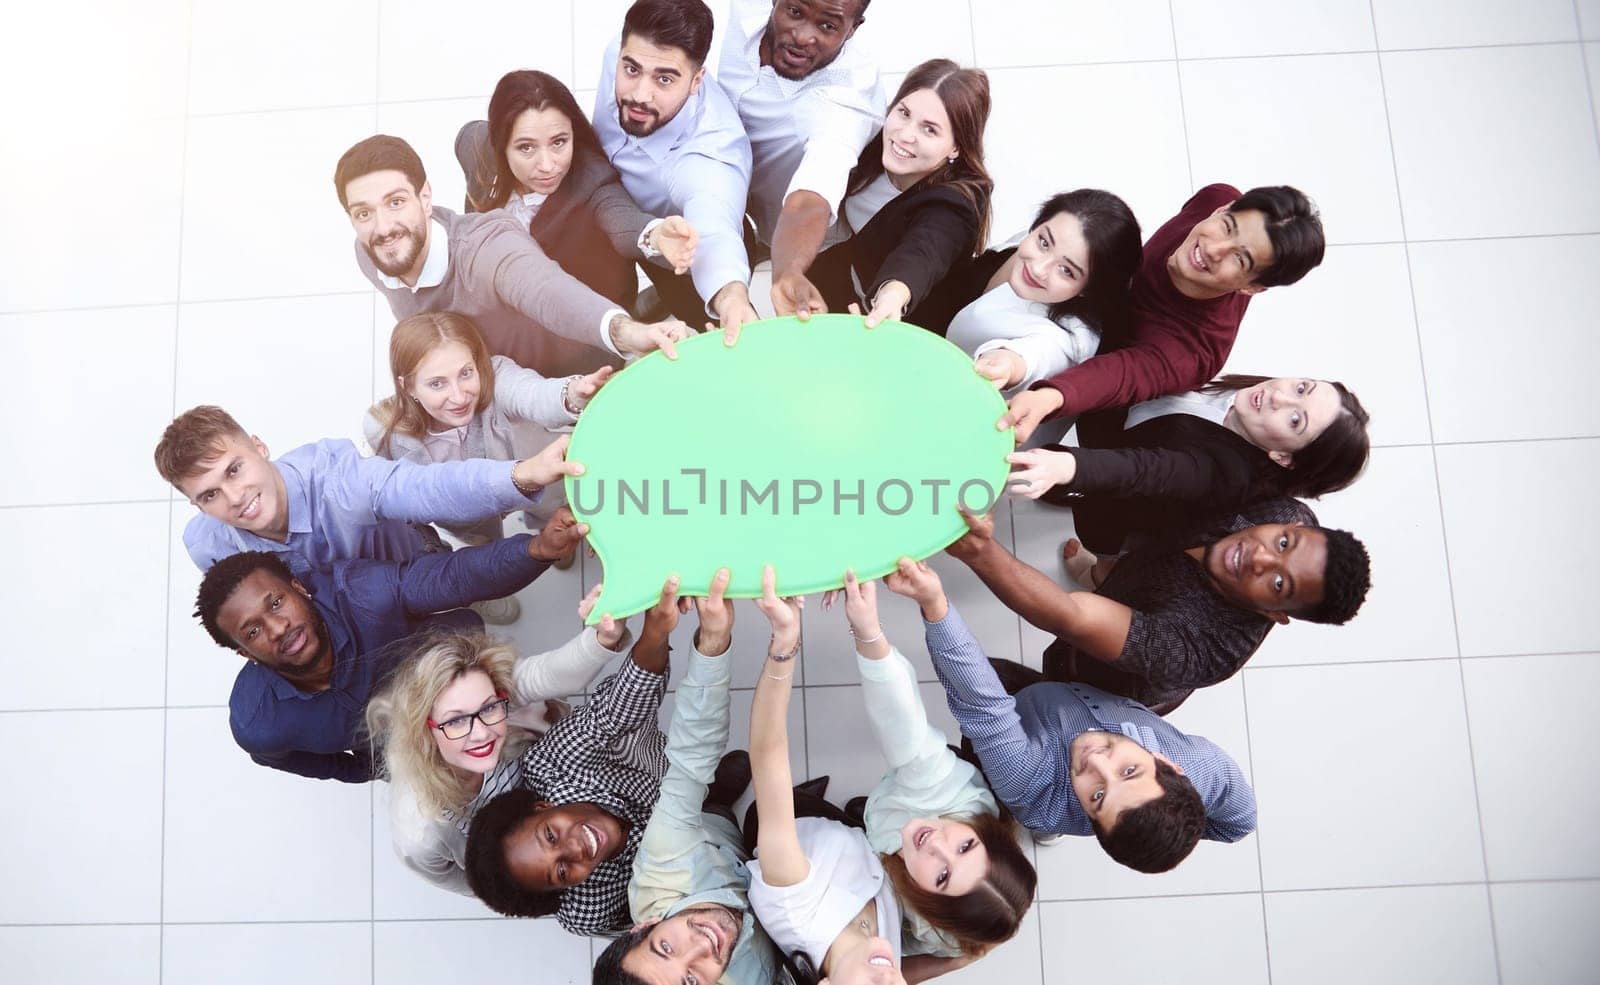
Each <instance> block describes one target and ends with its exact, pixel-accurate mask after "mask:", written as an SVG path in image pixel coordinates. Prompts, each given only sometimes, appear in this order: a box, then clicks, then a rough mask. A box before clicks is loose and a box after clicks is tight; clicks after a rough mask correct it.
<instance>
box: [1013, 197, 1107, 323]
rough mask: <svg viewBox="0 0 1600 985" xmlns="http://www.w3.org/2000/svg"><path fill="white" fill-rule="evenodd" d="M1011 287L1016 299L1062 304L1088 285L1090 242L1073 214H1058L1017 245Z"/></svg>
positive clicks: (1081, 224)
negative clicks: (1085, 237)
mask: <svg viewBox="0 0 1600 985" xmlns="http://www.w3.org/2000/svg"><path fill="white" fill-rule="evenodd" d="M1013 260H1014V262H1013V265H1012V268H1011V277H1010V281H1009V283H1010V284H1011V289H1012V290H1013V291H1015V292H1016V294H1017V297H1019V298H1022V299H1023V300H1024V301H1038V302H1039V303H1041V304H1060V303H1061V302H1062V301H1070V300H1072V299H1073V298H1075V297H1077V296H1078V295H1079V294H1082V293H1083V289H1084V288H1085V287H1087V286H1088V284H1089V241H1088V240H1086V239H1084V237H1083V223H1082V222H1081V221H1080V220H1079V219H1078V217H1077V216H1075V215H1073V214H1072V213H1071V212H1057V213H1056V214H1055V215H1053V216H1051V217H1050V218H1049V219H1046V220H1045V221H1044V223H1043V224H1042V225H1040V226H1039V227H1038V228H1036V229H1034V230H1032V231H1031V232H1029V233H1028V235H1026V236H1024V237H1023V238H1022V242H1021V243H1018V244H1017V252H1016V255H1015V256H1014V257H1013Z"/></svg>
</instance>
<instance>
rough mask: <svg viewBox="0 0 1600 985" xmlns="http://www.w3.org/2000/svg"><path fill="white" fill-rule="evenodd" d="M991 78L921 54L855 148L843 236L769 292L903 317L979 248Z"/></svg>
mask: <svg viewBox="0 0 1600 985" xmlns="http://www.w3.org/2000/svg"><path fill="white" fill-rule="evenodd" d="M988 121H989V77H988V76H987V75H985V74H984V73H983V72H982V71H980V70H978V69H972V68H962V67H961V66H959V65H957V64H956V63H955V62H953V61H951V60H949V59H948V58H936V59H934V60H932V61H927V62H923V63H922V64H921V65H918V66H917V67H916V68H913V69H912V70H911V71H910V73H908V74H907V75H906V78H905V81H904V82H902V83H901V85H900V91H899V92H897V93H895V97H894V99H892V100H891V101H890V103H889V115H888V117H887V118H886V119H885V120H884V124H883V129H882V131H881V132H880V133H879V134H878V137H877V139H875V140H872V141H870V142H868V144H867V146H866V148H865V149H864V150H863V151H862V152H861V158H860V160H859V161H857V163H856V166H855V169H854V170H852V171H851V172H850V180H849V184H848V185H847V189H848V190H847V192H846V195H845V199H844V204H843V205H842V206H840V209H839V221H840V223H841V224H842V225H844V226H845V227H846V228H848V229H849V230H850V231H851V236H850V238H849V239H847V240H845V241H844V242H843V243H840V244H838V245H836V246H833V247H830V248H829V249H827V250H824V251H823V252H822V253H821V254H819V255H818V256H817V258H816V260H815V261H814V262H813V263H812V264H811V267H810V269H809V270H808V271H807V273H806V274H799V273H793V274H787V275H783V276H780V278H779V280H780V281H781V280H782V279H783V277H785V276H786V277H790V278H794V279H797V280H798V281H808V283H809V284H810V285H812V289H811V290H806V289H805V285H798V284H797V285H794V286H789V287H786V286H784V285H783V284H781V283H775V284H774V287H773V290H774V293H775V294H776V293H778V292H780V291H785V292H787V293H788V294H789V295H790V296H812V295H814V294H815V293H816V292H818V291H820V292H821V295H822V298H823V300H824V301H826V303H827V305H828V307H829V309H830V310H834V311H843V310H845V309H846V308H847V307H849V306H850V305H853V304H859V305H860V306H861V307H862V309H863V310H865V311H866V312H867V325H868V326H869V327H870V326H874V325H877V324H878V323H879V322H881V321H883V320H884V319H885V318H900V317H902V316H904V314H905V313H906V312H907V311H909V310H910V309H911V308H914V307H915V306H916V305H918V304H919V303H921V301H922V299H923V298H924V297H926V296H927V294H928V291H929V290H930V289H931V288H932V287H933V285H934V284H936V283H938V282H939V281H940V280H942V279H944V276H945V274H946V273H947V272H948V271H949V270H950V268H951V266H953V265H954V264H955V263H956V262H957V261H959V260H961V259H962V258H963V257H970V256H972V255H973V254H975V253H977V252H978V251H979V250H981V249H982V248H983V245H984V243H985V242H986V241H987V240H988V235H989V198H990V196H991V194H992V193H993V190H994V182H993V181H992V180H990V178H989V172H988V171H987V170H986V169H985V167H984V163H983V130H984V126H985V125H986V124H987V123H988Z"/></svg>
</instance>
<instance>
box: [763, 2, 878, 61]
mask: <svg viewBox="0 0 1600 985" xmlns="http://www.w3.org/2000/svg"><path fill="white" fill-rule="evenodd" d="M860 13H861V5H860V2H859V0H777V2H776V3H774V4H773V5H772V19H771V20H769V21H767V33H766V35H765V36H763V37H762V39H761V64H763V65H771V66H772V70H773V71H774V72H777V73H778V74H779V75H781V76H783V77H784V78H786V79H789V80H791V81H799V80H800V79H803V78H805V77H806V76H808V75H810V74H811V73H812V72H815V71H816V70H817V69H819V68H824V67H826V66H827V65H829V64H831V63H832V62H833V60H834V59H835V58H838V57H839V52H840V51H842V50H843V49H844V45H845V42H846V41H849V40H850V38H851V36H852V35H854V34H855V33H856V28H857V27H859V26H860V25H861V16H860Z"/></svg>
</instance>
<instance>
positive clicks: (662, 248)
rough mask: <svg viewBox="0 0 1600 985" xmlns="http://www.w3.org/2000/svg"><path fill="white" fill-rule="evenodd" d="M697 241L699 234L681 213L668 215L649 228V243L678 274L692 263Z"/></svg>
mask: <svg viewBox="0 0 1600 985" xmlns="http://www.w3.org/2000/svg"><path fill="white" fill-rule="evenodd" d="M699 243H700V234H699V233H697V232H695V229H694V226H692V225H690V224H689V220H688V219H685V218H684V217H683V216H681V215H669V216H667V217H666V218H665V219H663V220H661V223H660V224H659V225H657V226H656V227H655V228H654V229H652V230H650V245H651V246H654V247H655V248H656V252H658V253H660V254H661V258H662V259H663V260H665V261H667V262H668V263H670V264H671V265H672V272H673V273H675V274H678V275H680V276H681V275H683V274H685V273H687V272H688V270H689V265H690V264H692V263H694V251H695V247H696V246H697V245H699Z"/></svg>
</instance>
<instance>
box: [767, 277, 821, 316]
mask: <svg viewBox="0 0 1600 985" xmlns="http://www.w3.org/2000/svg"><path fill="white" fill-rule="evenodd" d="M772 310H773V311H775V312H777V313H778V314H780V315H794V316H795V317H796V318H798V319H800V320H801V321H805V320H806V319H808V318H810V317H811V316H812V315H821V314H826V313H827V311H828V302H826V301H824V300H823V299H822V292H821V291H819V290H817V285H815V284H813V283H811V281H810V280H808V279H806V275H805V274H801V273H785V274H781V275H779V276H777V277H774V278H773V279H772Z"/></svg>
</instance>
